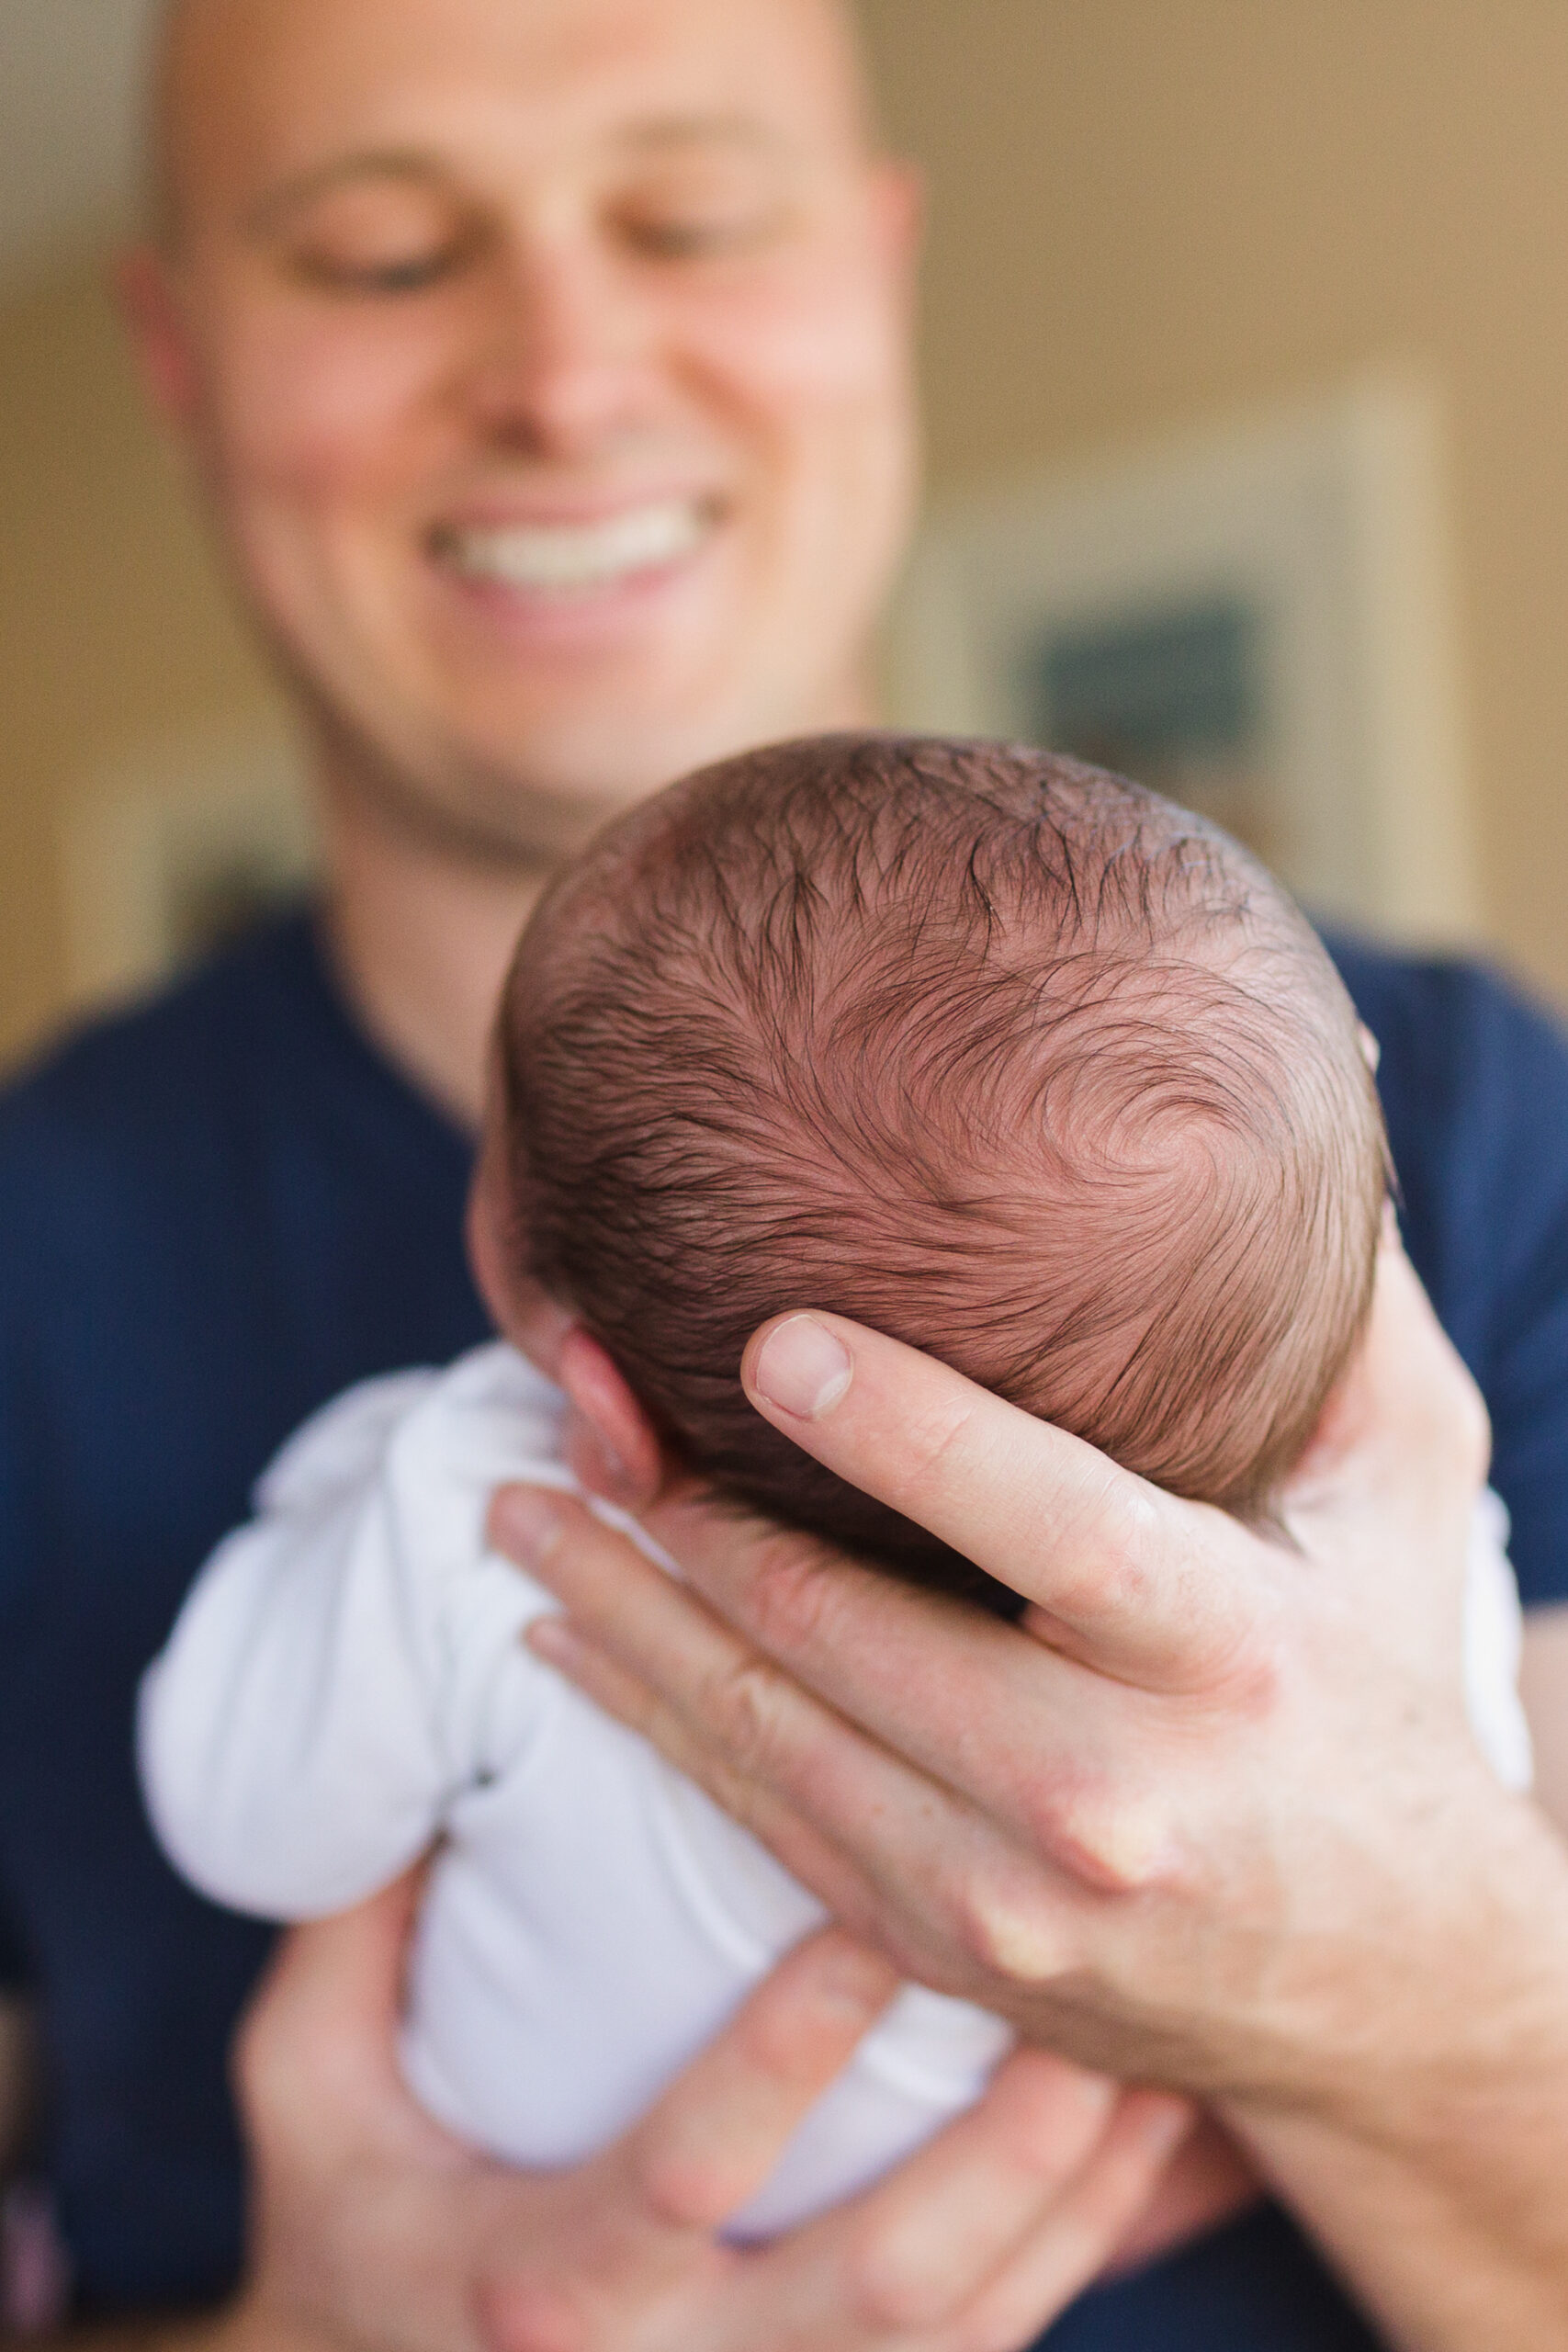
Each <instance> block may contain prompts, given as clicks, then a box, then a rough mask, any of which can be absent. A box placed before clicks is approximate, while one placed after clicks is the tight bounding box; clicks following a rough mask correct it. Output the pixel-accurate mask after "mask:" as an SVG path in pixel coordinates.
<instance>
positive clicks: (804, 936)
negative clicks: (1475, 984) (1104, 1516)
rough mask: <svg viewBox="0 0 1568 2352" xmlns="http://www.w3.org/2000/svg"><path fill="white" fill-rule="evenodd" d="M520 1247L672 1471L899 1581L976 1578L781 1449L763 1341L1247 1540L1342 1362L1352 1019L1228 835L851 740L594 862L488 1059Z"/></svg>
mask: <svg viewBox="0 0 1568 2352" xmlns="http://www.w3.org/2000/svg"><path fill="white" fill-rule="evenodd" d="M501 1064H502V1080H503V1086H502V1114H503V1116H504V1119H505V1122H506V1138H505V1140H506V1148H507V1153H508V1160H507V1167H508V1182H509V1185H510V1193H511V1202H512V1206H513V1211H514V1232H513V1241H514V1245H515V1247H516V1248H517V1249H518V1250H520V1251H521V1252H522V1253H523V1255H524V1258H525V1265H526V1271H527V1272H530V1273H531V1274H532V1275H533V1276H534V1277H535V1278H536V1280H537V1281H538V1282H539V1283H541V1284H542V1285H543V1287H544V1289H545V1290H546V1291H547V1292H548V1293H549V1294H550V1295H551V1296H552V1297H554V1298H555V1299H557V1300H558V1301H559V1302H561V1303H562V1304H564V1305H566V1306H570V1309H571V1310H572V1311H573V1312H574V1314H575V1315H576V1316H577V1317H579V1318H580V1319H581V1322H582V1324H583V1325H584V1326H585V1327H586V1329H588V1330H589V1331H590V1332H592V1334H593V1336H594V1337H595V1338H596V1339H597V1340H600V1341H601V1342H602V1343H603V1345H604V1347H605V1348H606V1349H607V1350H608V1351H609V1352H610V1354H611V1355H612V1356H613V1357H614V1359H615V1362H616V1363H617V1364H618V1365H619V1366H620V1369H621V1371H622V1372H623V1373H624V1374H625V1376H626V1379H627V1381H628V1382H629V1383H630V1385H631V1386H632V1388H633V1389H634V1390H635V1391H636V1393H637V1396H638V1397H640V1398H641V1400H642V1401H643V1403H644V1405H645V1406H646V1407H647V1408H648V1409H649V1412H650V1413H651V1414H652V1416H653V1417H654V1419H655V1420H656V1421H657V1423H658V1425H659V1427H660V1430H661V1431H662V1432H663V1434H664V1436H665V1437H666V1439H667V1440H668V1441H669V1442H671V1443H672V1444H673V1445H674V1446H675V1448H676V1449H677V1450H678V1451H679V1452H680V1453H682V1455H683V1456H684V1457H685V1458H686V1459H687V1460H688V1461H689V1462H690V1463H691V1464H693V1465H694V1467H695V1468H697V1469H698V1470H701V1471H703V1472H705V1473H706V1474H707V1475H709V1476H711V1477H712V1478H714V1479H715V1480H716V1482H717V1483H718V1485H719V1486H720V1487H722V1488H724V1489H726V1490H728V1493H730V1494H731V1495H732V1496H734V1497H736V1498H739V1499H740V1500H742V1501H744V1502H746V1503H748V1504H750V1505H754V1506H755V1507H757V1508H758V1509H760V1510H763V1511H766V1512H768V1513H770V1514H771V1515H773V1516H774V1517H777V1518H781V1519H784V1520H786V1521H792V1522H794V1523H795V1524H796V1525H801V1526H805V1527H807V1528H809V1529H812V1530H815V1531H817V1532H820V1533H823V1534H826V1535H828V1536H830V1537H831V1538H832V1539H833V1540H835V1541H836V1542H839V1543H841V1544H850V1545H852V1546H854V1547H856V1548H858V1549H859V1550H861V1551H862V1552H863V1553H864V1554H866V1555H869V1556H871V1557H873V1558H875V1559H877V1560H879V1561H881V1562H883V1563H885V1564H886V1565H887V1566H893V1567H895V1568H897V1569H899V1570H901V1571H902V1572H904V1573H906V1574H908V1575H911V1576H913V1577H917V1578H919V1579H920V1580H922V1581H928V1582H934V1583H937V1584H941V1585H943V1586H946V1587H948V1588H950V1589H975V1588H976V1578H975V1577H974V1575H973V1572H972V1571H970V1570H969V1569H968V1567H967V1564H965V1563H961V1562H959V1561H957V1560H956V1559H955V1558H954V1556H953V1555H951V1554H950V1553H948V1552H947V1551H946V1550H945V1549H944V1547H942V1545H940V1544H937V1543H936V1542H935V1541H934V1539H932V1538H931V1537H929V1536H927V1535H925V1534H924V1533H923V1532H921V1531H920V1530H919V1529H916V1528H913V1527H911V1526H910V1524H909V1523H908V1521H905V1520H903V1519H901V1518H899V1517H898V1516H897V1514H896V1513H894V1512H892V1511H890V1510H887V1509H886V1507H885V1506H883V1505H881V1504H879V1503H876V1502H874V1501H873V1500H871V1499H870V1498H867V1497H865V1496H863V1495H862V1494H860V1493H859V1492H858V1491H857V1490H856V1489H854V1488H852V1487H847V1486H845V1485H844V1484H843V1483H842V1482H841V1481H840V1480H839V1479H838V1478H836V1477H834V1476H832V1474H831V1473H829V1471H827V1470H825V1469H823V1468H822V1467H821V1466H820V1465H819V1464H817V1463H815V1462H813V1461H811V1460H810V1459H809V1457H808V1456H807V1455H805V1454H804V1453H801V1452H800V1451H799V1450H798V1449H797V1448H796V1447H795V1446H793V1445H791V1444H790V1443H789V1442H788V1441H787V1440H786V1439H785V1438H784V1437H782V1436H781V1435H779V1434H778V1433H777V1432H775V1431H774V1430H772V1429H771V1428H770V1427H769V1426H768V1425H767V1424H766V1423H765V1422H764V1421H763V1420H762V1419H761V1418H760V1417H759V1415H758V1414H757V1413H755V1412H754V1411H753V1410H752V1408H751V1407H750V1405H749V1404H748V1403H747V1401H746V1398H745V1397H744V1394H743V1392H742V1390H741V1387H740V1385H739V1376H738V1374H739V1363H740V1357H741V1352H742V1350H743V1349H744V1347H745V1344H746V1341H747V1340H748V1338H749V1337H750V1334H751V1333H752V1331H754V1330H755V1329H756V1328H757V1326H758V1325H759V1324H760V1323H761V1322H762V1321H764V1320H765V1319H766V1317H769V1316H770V1315H773V1314H774V1313H776V1312H778V1311H779V1310H781V1309H784V1308H787V1307H798V1306H811V1307H818V1308H825V1309H828V1310H830V1311H833V1312H836V1313H838V1314H840V1315H845V1316H850V1317H853V1318H854V1319H855V1320H856V1321H858V1322H862V1323H866V1324H869V1325H872V1326H873V1327H874V1329H877V1330H880V1331H884V1332H887V1333H890V1334H892V1335H893V1336H895V1337H897V1338H898V1339H901V1340H908V1341H909V1342H911V1343H912V1344H913V1345H915V1346H916V1347H919V1348H921V1349H924V1350H925V1351H928V1352H929V1353H931V1354H933V1355H936V1356H939V1357H941V1358H942V1359H943V1360H944V1361H945V1362H946V1363H950V1364H953V1365H954V1366H956V1367H957V1368H958V1369H959V1370H960V1371H962V1372H964V1373H966V1374H969V1375H970V1377H972V1378H973V1379H975V1380H976V1381H979V1382H981V1383H983V1384H984V1385H985V1386H986V1387H987V1388H990V1389H993V1390H995V1391H996V1392H997V1393H998V1395H1000V1396H1002V1397H1008V1398H1010V1400H1011V1401H1012V1402H1013V1403H1015V1404H1017V1405H1021V1406H1022V1407H1024V1408H1026V1409H1027V1410H1028V1411H1030V1412H1032V1413H1035V1414H1038V1415H1040V1416H1041V1417H1042V1418H1043V1419H1046V1420H1050V1421H1054V1422H1056V1423H1059V1424H1060V1425H1061V1426H1062V1427H1063V1428H1065V1429H1066V1430H1072V1431H1074V1432H1075V1433H1076V1434H1077V1435H1078V1436H1080V1437H1083V1438H1086V1439H1088V1440H1089V1441H1090V1442H1092V1443H1093V1444H1095V1445H1097V1446H1099V1447H1100V1448H1102V1449H1103V1450H1104V1451H1105V1452H1106V1453H1110V1454H1111V1455H1112V1456H1113V1457H1114V1458H1115V1459H1116V1460H1117V1461H1118V1462H1120V1463H1122V1464H1124V1465H1125V1466H1126V1467H1127V1468H1129V1469H1131V1470H1134V1471H1137V1472H1139V1473H1141V1474H1142V1475H1143V1476H1145V1477H1147V1478H1151V1479H1154V1480H1156V1481H1157V1482H1158V1484H1160V1485H1161V1486H1163V1487H1168V1488H1170V1489H1172V1490H1173V1491H1174V1492H1176V1493H1178V1494H1180V1495H1185V1496H1189V1497H1191V1498H1196V1499H1198V1500H1201V1501H1207V1502H1212V1503H1216V1504H1219V1505H1221V1506H1223V1507H1224V1508H1225V1509H1227V1510H1233V1511H1235V1512H1238V1513H1240V1514H1242V1515H1244V1516H1249V1517H1254V1518H1258V1517H1262V1516H1266V1515H1267V1514H1268V1513H1269V1509H1270V1505H1271V1501H1272V1498H1273V1497H1274V1494H1275V1492H1276V1490H1277V1488H1278V1487H1279V1486H1280V1481H1281V1480H1282V1478H1283V1477H1284V1476H1285V1474H1286V1473H1287V1472H1288V1471H1289V1470H1290V1469H1291V1468H1292V1465H1293V1464H1294V1463H1295V1462H1296V1461H1297V1459H1298V1458H1299V1456H1300V1455H1301V1453H1302V1452H1303V1448H1304V1446H1305V1444H1306V1442H1307V1440H1308V1438H1309V1436H1310V1435H1311V1433H1312V1430H1313V1428H1314V1424H1315V1422H1316V1420H1317V1419H1318V1416H1319V1413H1320V1410H1321V1408H1322V1407H1323V1404H1324V1402H1325V1398H1326V1397H1327V1394H1328V1391H1329V1389H1330V1388H1331V1386H1332V1385H1333V1384H1334V1382H1335V1380H1336V1379H1337V1375H1338V1374H1339V1373H1340V1371H1341V1370H1342V1368H1343V1367H1344V1365H1345V1364H1346V1363H1347V1360H1348V1356H1349V1354H1350V1352H1351V1351H1352V1349H1353V1347H1354V1345H1355V1343H1356V1340H1357V1338H1358V1335H1359V1332H1360V1330H1361V1328H1362V1325H1363V1323H1364V1320H1365V1317H1366V1315H1367V1312H1368V1307H1369V1304H1370V1299H1371V1284H1372V1275H1373V1266H1374V1259H1375V1254H1376V1249H1377V1241H1378V1233H1379V1225H1380V1218H1381V1216H1382V1204H1383V1198H1384V1193H1385V1186H1386V1156H1385V1144H1384V1138H1383V1129H1382V1116H1381V1114H1380V1111H1379V1107H1378V1103H1377V1097H1376V1092H1375V1090H1374V1088H1373V1085H1372V1081H1371V1075H1370V1073H1369V1070H1368V1068H1367V1064H1366V1060H1365V1057H1364V1056H1363V1054H1362V1051H1361V1048H1360V1042H1359V1035H1358V1030H1357V1024H1356V1017H1355V1013H1354V1012H1353V1010H1352V1008H1351V1005H1350V1002H1349V1000H1348V997H1347V995H1346V993H1345V990H1344V989H1343V987H1342V986H1341V984H1340V982H1339V979H1338V978H1337V974H1336V973H1335V970H1334V967H1333V966H1332V965H1331V964H1330V962H1329V960H1328V957H1327V956H1326V955H1325V952H1324V950H1323V948H1322V946H1321V945H1320V944H1319V943H1318V941H1317V939H1316V937H1315V936H1314V933H1313V932H1312V930H1311V929H1310V927H1309V926H1308V924H1307V923H1306V922H1304V920H1303V917H1302V916H1301V914H1300V913H1299V912H1298V911H1297V910H1296V908H1295V907H1294V906H1293V905H1292V902H1291V900H1290V899H1288V898H1287V897H1286V895H1285V893H1284V892H1283V891H1282V890H1281V889H1280V887H1279V885H1278V884H1277V883H1275V882H1274V881H1273V879H1272V878H1271V877H1270V876H1269V875H1268V874H1267V873H1266V872H1265V871H1264V869H1263V868H1262V867H1261V866H1260V865H1258V863H1257V862H1256V861H1255V860H1254V859H1253V858H1252V857H1250V856H1249V855H1248V854H1247V853H1246V852H1245V851H1243V850H1242V849H1240V848H1239V847H1238V846H1237V844H1236V843H1235V842H1233V841H1231V840H1230V839H1229V838H1228V837H1227V836H1226V835H1225V834H1224V833H1222V832H1221V831H1218V829H1217V828H1216V827H1214V826H1213V825H1211V824H1208V823H1206V822H1205V821H1204V820H1201V819H1200V818H1197V817H1194V816H1191V815H1190V814H1189V813H1188V812H1187V811H1185V810H1184V809H1178V808H1176V807H1174V806H1173V805H1172V804H1171V803H1170V802H1168V801H1167V800H1163V799H1161V798H1160V797H1158V796H1157V795H1156V794H1154V793H1152V792H1147V791H1145V790H1144V789H1142V788H1141V787H1140V786H1137V785H1134V784H1129V783H1127V782H1125V781H1124V780H1123V779H1122V778H1121V777H1118V776H1113V775H1106V774H1103V773H1101V772H1100V771H1099V770H1097V769H1094V768H1089V767H1085V766H1082V765H1080V764H1079V763H1077V762H1074V761H1070V760H1066V759H1061V758H1057V757H1055V756H1053V755H1052V754H1050V753H1048V752H1039V751H1033V750H1029V749H1024V748H1020V747H1017V746H1004V745H999V744H995V743H985V742H953V741H938V740H929V739H922V738H918V737H908V736H897V735H887V734H858V735H838V736H829V737H825V738H819V739H815V740H807V741H799V742H794V743H786V744H783V745H780V746H777V747H774V748H772V749H769V750H766V751H760V752H751V753H750V754H748V755H746V756H744V757H741V758H739V759H733V760H728V761H726V762H725V763H723V764H722V765H719V766H716V767H712V768H708V769H706V770H705V771H704V772H703V773H701V774H700V775H694V776H692V777H689V778H688V779H686V780H685V781H684V782H683V783H682V784H679V785H676V786H672V787H671V790H669V791H668V792H666V793H663V794H661V795H660V796H659V797H658V798H656V799H655V800H653V801H651V802H649V803H647V804H645V805H644V806H643V807H641V808H640V809H637V810H636V811H635V812H634V813H633V814H632V815H630V816H629V817H626V818H624V819H622V820H620V821H619V822H617V823H616V824H615V825H614V826H612V827H611V828H610V829H609V830H608V831H606V832H605V833H604V834H602V835H601V836H600V838H599V840H598V842H596V843H595V844H594V845H593V846H592V848H591V849H590V851H589V852H588V854H587V855H586V856H585V857H584V858H583V859H582V860H581V861H580V862H579V863H578V864H577V865H574V866H573V867H572V868H571V869H570V871H569V872H568V874H567V875H565V876H563V877H562V878H561V879H560V881H559V882H558V884H557V885H556V886H555V888H553V889H552V890H551V892H550V893H549V895H548V897H547V899H546V901H545V902H544V904H543V905H542V906H541V908H540V910H539V911H538V913H537V914H536V917H535V919H534V921H533V922H532V923H531V924H530V926H529V928H528V931H527V933H526V934H525V939H524V942H523V945H522V947H521V949H520V951H519V956H518V960H517V963H516V966H515V967H514V969H513V977H512V979H511V981H510V982H509V985H508V989H507V994H506V998H505V1001H504V1006H503V1012H502V1028H501Z"/></svg>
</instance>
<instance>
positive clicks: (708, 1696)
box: [702, 1651, 780, 1780]
mask: <svg viewBox="0 0 1568 2352" xmlns="http://www.w3.org/2000/svg"><path fill="white" fill-rule="evenodd" d="M779 1691H780V1683H779V1677H778V1674H777V1672H776V1670H775V1669H774V1668H773V1667H772V1666H770V1665H769V1664H768V1661H767V1660H766V1658H763V1657H758V1656H757V1655H756V1653H755V1652H754V1651H747V1652H746V1653H744V1654H743V1655H741V1656H739V1657H734V1658H730V1659H728V1660H727V1661H726V1663H725V1664H724V1665H723V1666H721V1667H718V1668H715V1670H714V1671H713V1673H712V1674H711V1675H710V1676H709V1678H708V1681H707V1686H706V1689H705V1692H704V1704H703V1710H702V1712H703V1716H704V1720H705V1722H707V1723H709V1724H714V1725H715V1726H716V1727H717V1728H718V1729H719V1731H720V1734H721V1736H722V1739H723V1743H724V1752H725V1761H726V1766H727V1768H728V1774H729V1775H731V1776H734V1777H736V1778H739V1779H740V1780H747V1779H750V1778H751V1777H752V1776H753V1775H755V1774H759V1773H761V1772H763V1771H764V1770H766V1767H767V1765H768V1762H769V1759H770V1757H771V1755H772V1753H773V1747H774V1743H775V1740H776V1737H777V1730H778V1716H779Z"/></svg>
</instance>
